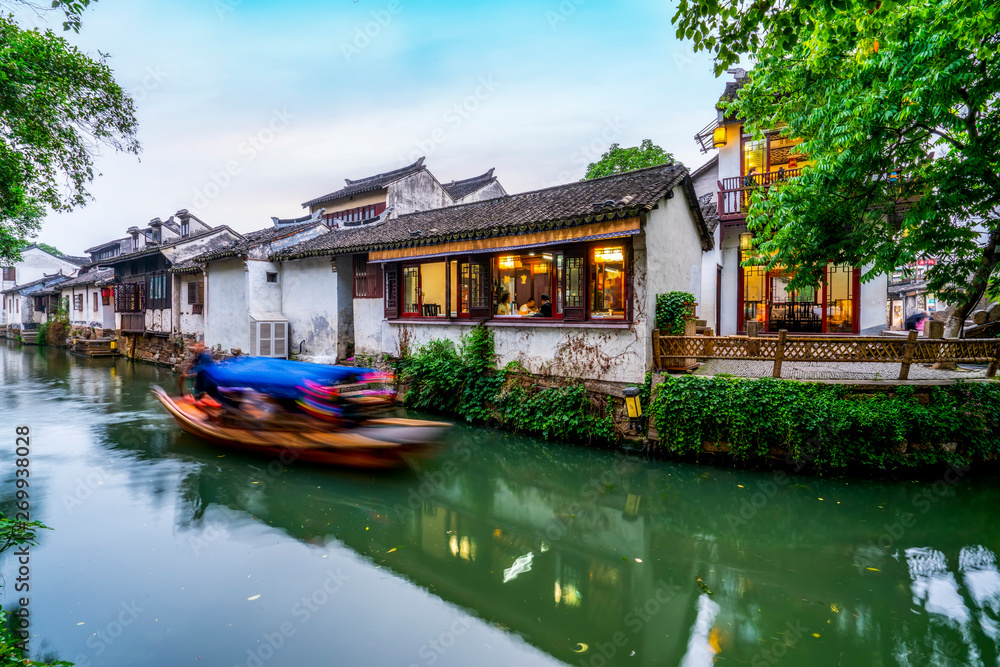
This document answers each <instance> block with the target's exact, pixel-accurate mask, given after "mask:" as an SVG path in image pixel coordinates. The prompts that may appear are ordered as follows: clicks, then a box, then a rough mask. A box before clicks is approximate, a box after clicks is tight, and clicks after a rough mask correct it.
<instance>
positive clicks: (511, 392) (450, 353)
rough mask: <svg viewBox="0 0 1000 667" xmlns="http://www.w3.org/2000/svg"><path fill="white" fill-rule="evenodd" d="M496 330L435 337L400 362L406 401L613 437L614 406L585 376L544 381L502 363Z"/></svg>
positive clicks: (574, 434) (574, 436)
mask: <svg viewBox="0 0 1000 667" xmlns="http://www.w3.org/2000/svg"><path fill="white" fill-rule="evenodd" d="M496 364H497V355H496V351H495V345H494V339H493V332H492V331H490V330H489V329H487V328H486V327H485V326H483V325H479V326H477V327H475V328H474V329H473V330H472V331H471V332H469V334H468V335H466V336H465V337H463V339H462V341H461V343H460V344H459V345H457V346H456V345H455V343H454V342H452V341H450V340H432V341H430V342H429V343H427V344H426V345H423V346H421V347H419V348H417V349H416V350H415V351H414V352H412V353H411V354H410V355H409V356H407V357H405V358H403V359H401V360H400V361H399V362H398V367H397V372H398V374H399V376H400V378H401V380H402V381H403V382H404V383H405V384H406V385H407V390H406V398H405V400H406V405H407V406H409V407H412V408H416V409H418V410H428V411H432V412H438V413H442V414H447V415H454V416H456V417H460V418H462V419H464V420H466V421H469V422H479V423H488V424H492V425H496V426H499V427H501V428H504V429H508V430H511V431H515V432H525V433H536V434H540V435H542V436H543V437H545V438H553V439H558V440H566V441H571V442H583V441H585V442H586V443H588V444H589V443H591V442H602V443H608V442H613V441H615V440H616V439H617V438H616V431H615V427H614V420H613V417H612V411H613V406H612V404H611V402H610V401H609V400H607V399H606V398H602V399H595V398H592V397H591V395H590V393H589V392H588V391H587V389H586V387H584V385H583V383H582V382H581V381H575V382H573V381H570V382H569V383H567V384H565V385H563V386H557V387H540V386H537V384H536V381H535V378H533V376H531V375H529V374H528V373H527V372H526V371H525V370H524V369H523V368H521V367H520V366H519V365H518V364H516V363H513V362H512V363H510V364H507V366H506V367H504V368H502V369H498V368H497V367H496Z"/></svg>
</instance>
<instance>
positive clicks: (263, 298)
mask: <svg viewBox="0 0 1000 667" xmlns="http://www.w3.org/2000/svg"><path fill="white" fill-rule="evenodd" d="M246 266H247V287H248V290H249V295H250V300H249V302H248V304H247V305H248V307H249V309H250V312H251V313H280V312H281V298H282V294H281V291H282V290H281V267H280V266H279V265H278V264H274V263H272V262H267V261H260V260H247V262H246ZM268 273H277V274H278V282H274V283H269V282H267V274H268Z"/></svg>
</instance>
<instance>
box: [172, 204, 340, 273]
mask: <svg viewBox="0 0 1000 667" xmlns="http://www.w3.org/2000/svg"><path fill="white" fill-rule="evenodd" d="M322 224H324V223H323V221H322V220H316V219H313V218H312V217H311V216H310V217H309V221H308V222H302V223H299V224H296V225H282V226H281V227H267V228H265V229H258V230H257V231H255V232H248V233H246V234H244V235H243V238H242V239H239V240H237V241H234V242H232V243H230V244H228V245H224V246H222V247H221V248H215V249H214V250H210V251H208V252H205V253H202V254H200V255H197V256H196V257H193V258H192V259H191V261H192V262H210V261H212V260H216V259H224V258H226V257H235V256H236V255H240V254H242V253H244V252H246V251H247V250H249V249H250V248H252V247H253V246H255V245H260V244H261V243H267V242H268V241H276V240H278V239H282V238H285V237H286V236H291V235H292V234H297V233H298V232H301V231H302V230H304V229H309V228H311V227H315V226H316V225H322ZM172 270H174V272H175V273H177V272H180V271H179V269H178V268H177V267H176V266H175V267H174V269H172Z"/></svg>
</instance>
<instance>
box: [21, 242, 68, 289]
mask: <svg viewBox="0 0 1000 667" xmlns="http://www.w3.org/2000/svg"><path fill="white" fill-rule="evenodd" d="M14 268H15V276H14V277H15V278H16V279H17V282H16V284H18V285H24V284H27V283H30V282H34V281H36V280H39V279H41V278H44V277H45V276H46V275H49V276H51V275H52V274H55V273H59V271H62V272H63V275H67V276H75V275H76V272H77V270H78V269H79V268H80V267H78V266H77V265H76V264H73V263H72V262H67V261H66V260H64V259H59V258H58V257H54V256H52V255H50V254H49V253H47V252H45V251H44V250H41V249H39V248H29V249H27V250H25V251H24V252H22V253H21V261H20V262H17V263H16V264H14ZM13 285H14V283H10V282H5V283H4V286H5V287H7V286H13Z"/></svg>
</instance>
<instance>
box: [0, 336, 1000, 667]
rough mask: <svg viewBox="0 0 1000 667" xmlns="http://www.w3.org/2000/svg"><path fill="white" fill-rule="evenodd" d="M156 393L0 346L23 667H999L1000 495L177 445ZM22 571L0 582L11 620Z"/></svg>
mask: <svg viewBox="0 0 1000 667" xmlns="http://www.w3.org/2000/svg"><path fill="white" fill-rule="evenodd" d="M154 384H162V385H164V386H166V387H173V386H176V380H175V379H174V377H173V376H171V375H170V374H169V373H168V372H167V371H165V370H162V369H158V368H153V367H150V366H143V365H133V364H130V363H128V362H126V361H123V360H91V359H85V358H81V357H76V356H71V355H68V354H67V353H65V352H64V351H61V350H46V349H39V348H18V347H16V346H14V345H13V344H11V343H8V342H3V343H0V452H2V454H0V511H3V512H4V514H7V515H12V514H13V513H14V511H15V505H16V503H17V499H16V488H15V486H16V485H15V480H16V479H17V477H16V473H15V470H16V468H15V452H14V449H15V427H17V426H28V427H29V428H30V456H29V459H30V460H29V461H28V463H29V464H30V487H29V488H30V497H29V501H30V512H31V517H32V518H33V519H39V520H41V521H43V522H44V523H46V524H47V525H48V526H50V527H51V528H52V529H53V530H51V531H45V532H44V534H43V535H42V537H41V544H40V545H39V546H37V547H35V548H32V549H31V550H30V565H29V569H30V575H29V577H30V581H29V584H30V593H28V594H27V597H28V600H27V602H28V604H27V611H26V612H23V613H26V614H27V616H28V618H29V619H30V631H31V640H30V644H31V652H32V655H33V657H35V658H41V659H56V658H58V659H63V660H70V661H73V662H75V663H77V664H78V665H156V666H164V667H167V666H169V667H175V666H177V665H199V664H200V665H212V666H225V667H228V666H230V665H247V666H254V665H257V666H261V665H295V666H307V667H312V666H325V665H402V666H404V667H409V666H412V665H417V666H430V665H448V666H450V665H463V666H465V665H504V666H506V665H558V664H564V663H568V664H571V665H592V666H596V667H599V666H601V665H690V666H700V665H711V664H719V665H722V664H733V665H752V666H754V667H757V666H760V665H777V664H787V665H803V664H806V665H928V664H935V665H968V664H972V665H995V664H997V660H998V650H1000V648H998V647H1000V643H998V642H1000V574H998V571H997V558H996V554H997V552H998V550H1000V529H998V527H997V522H996V516H997V508H998V507H1000V490H998V488H997V485H996V484H995V483H994V482H993V480H990V479H984V478H981V477H980V478H974V477H973V476H972V475H968V474H964V473H963V472H962V471H951V472H949V473H948V474H942V477H941V479H939V480H937V481H936V482H935V481H933V480H931V481H926V480H925V481H921V482H898V481H894V482H874V481H866V480H859V479H817V478H795V479H791V478H788V477H785V476H784V475H782V474H780V473H774V472H746V471H733V470H720V469H714V468H708V467H699V466H694V465H683V464H673V463H667V462H647V461H644V460H642V459H636V458H630V457H626V456H622V455H619V454H616V453H611V452H606V451H596V450H591V449H587V448H583V447H579V448H575V447H570V446H565V445H560V444H552V443H546V442H542V441H539V440H536V439H532V438H527V437H520V436H517V435H511V434H505V433H498V432H494V431H490V430H487V429H482V428H472V427H465V426H461V427H458V428H456V429H455V432H454V434H453V436H452V437H451V439H450V440H449V442H448V443H447V446H446V447H444V449H443V450H442V451H441V452H440V454H439V455H438V456H437V457H436V458H434V459H433V460H431V461H429V462H428V463H427V464H425V465H424V466H423V467H422V468H421V469H420V470H419V471H406V472H397V473H390V474H366V473H356V472H347V471H342V470H327V469H320V468H314V467H307V466H298V465H292V466H290V467H287V468H286V467H283V466H281V465H278V464H270V465H269V461H268V460H266V459H258V458H251V457H245V456H241V455H236V454H233V453H230V452H225V451H222V450H219V449H217V448H215V447H213V446H211V445H209V444H207V443H204V442H201V441H199V440H197V439H195V438H192V437H190V436H187V435H185V434H183V433H182V432H181V431H180V430H179V429H178V428H177V427H176V426H175V425H174V423H173V422H172V421H171V419H170V418H168V417H167V415H166V414H165V413H164V412H163V411H162V410H161V409H160V407H159V405H158V404H157V403H156V401H155V400H154V399H153V397H152V395H151V394H150V392H149V388H150V387H151V386H152V385H154ZM18 567H19V566H18V563H17V559H16V558H15V557H14V556H13V555H12V553H11V552H10V551H9V552H7V553H6V554H5V555H4V556H0V574H2V575H3V580H2V583H3V591H2V593H0V602H2V604H3V607H4V608H5V609H7V610H8V611H17V610H18V609H19V598H20V597H22V596H24V595H25V594H24V593H15V591H14V585H15V582H16V581H17V578H18V576H19V572H18Z"/></svg>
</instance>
